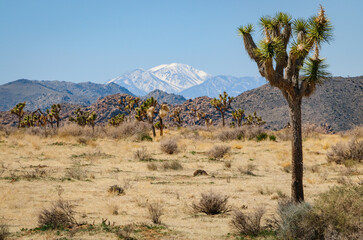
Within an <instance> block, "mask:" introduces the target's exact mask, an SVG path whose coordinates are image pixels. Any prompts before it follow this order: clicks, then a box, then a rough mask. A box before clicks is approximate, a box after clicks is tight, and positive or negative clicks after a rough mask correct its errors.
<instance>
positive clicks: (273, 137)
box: [268, 135, 276, 142]
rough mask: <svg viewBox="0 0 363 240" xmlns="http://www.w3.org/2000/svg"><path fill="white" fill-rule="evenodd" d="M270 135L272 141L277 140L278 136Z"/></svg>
mask: <svg viewBox="0 0 363 240" xmlns="http://www.w3.org/2000/svg"><path fill="white" fill-rule="evenodd" d="M268 137H269V139H270V141H274V142H276V136H275V135H270V136H268Z"/></svg>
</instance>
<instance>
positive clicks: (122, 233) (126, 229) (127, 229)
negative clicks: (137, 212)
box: [116, 224, 135, 240]
mask: <svg viewBox="0 0 363 240" xmlns="http://www.w3.org/2000/svg"><path fill="white" fill-rule="evenodd" d="M134 231H135V226H134V224H127V225H125V226H123V227H120V229H118V231H117V232H116V235H117V236H118V237H119V238H121V239H125V240H134V239H135V238H133V237H132V236H131V235H132V233H133V232H134Z"/></svg>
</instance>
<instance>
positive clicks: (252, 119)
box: [243, 112, 266, 126]
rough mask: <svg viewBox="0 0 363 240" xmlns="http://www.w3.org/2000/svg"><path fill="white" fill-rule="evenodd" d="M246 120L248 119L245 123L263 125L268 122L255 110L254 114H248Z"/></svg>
mask: <svg viewBox="0 0 363 240" xmlns="http://www.w3.org/2000/svg"><path fill="white" fill-rule="evenodd" d="M245 120H246V121H245V122H244V123H243V125H253V126H261V125H263V124H265V123H266V122H265V121H263V120H262V117H259V116H257V113H256V112H254V113H253V114H252V115H251V114H248V116H247V117H246V118H245Z"/></svg>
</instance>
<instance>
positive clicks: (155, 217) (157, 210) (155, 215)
mask: <svg viewBox="0 0 363 240" xmlns="http://www.w3.org/2000/svg"><path fill="white" fill-rule="evenodd" d="M147 210H148V211H149V215H150V218H151V221H152V222H153V223H154V224H160V223H161V220H160V217H161V216H162V215H163V214H164V210H163V205H162V204H161V203H159V202H155V203H150V204H148V205H147Z"/></svg>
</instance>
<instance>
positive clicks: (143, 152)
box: [134, 147, 151, 161]
mask: <svg viewBox="0 0 363 240" xmlns="http://www.w3.org/2000/svg"><path fill="white" fill-rule="evenodd" d="M134 158H135V159H136V160H139V161H150V160H151V155H150V153H149V152H148V151H147V149H146V147H142V148H139V149H136V151H135V152H134Z"/></svg>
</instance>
